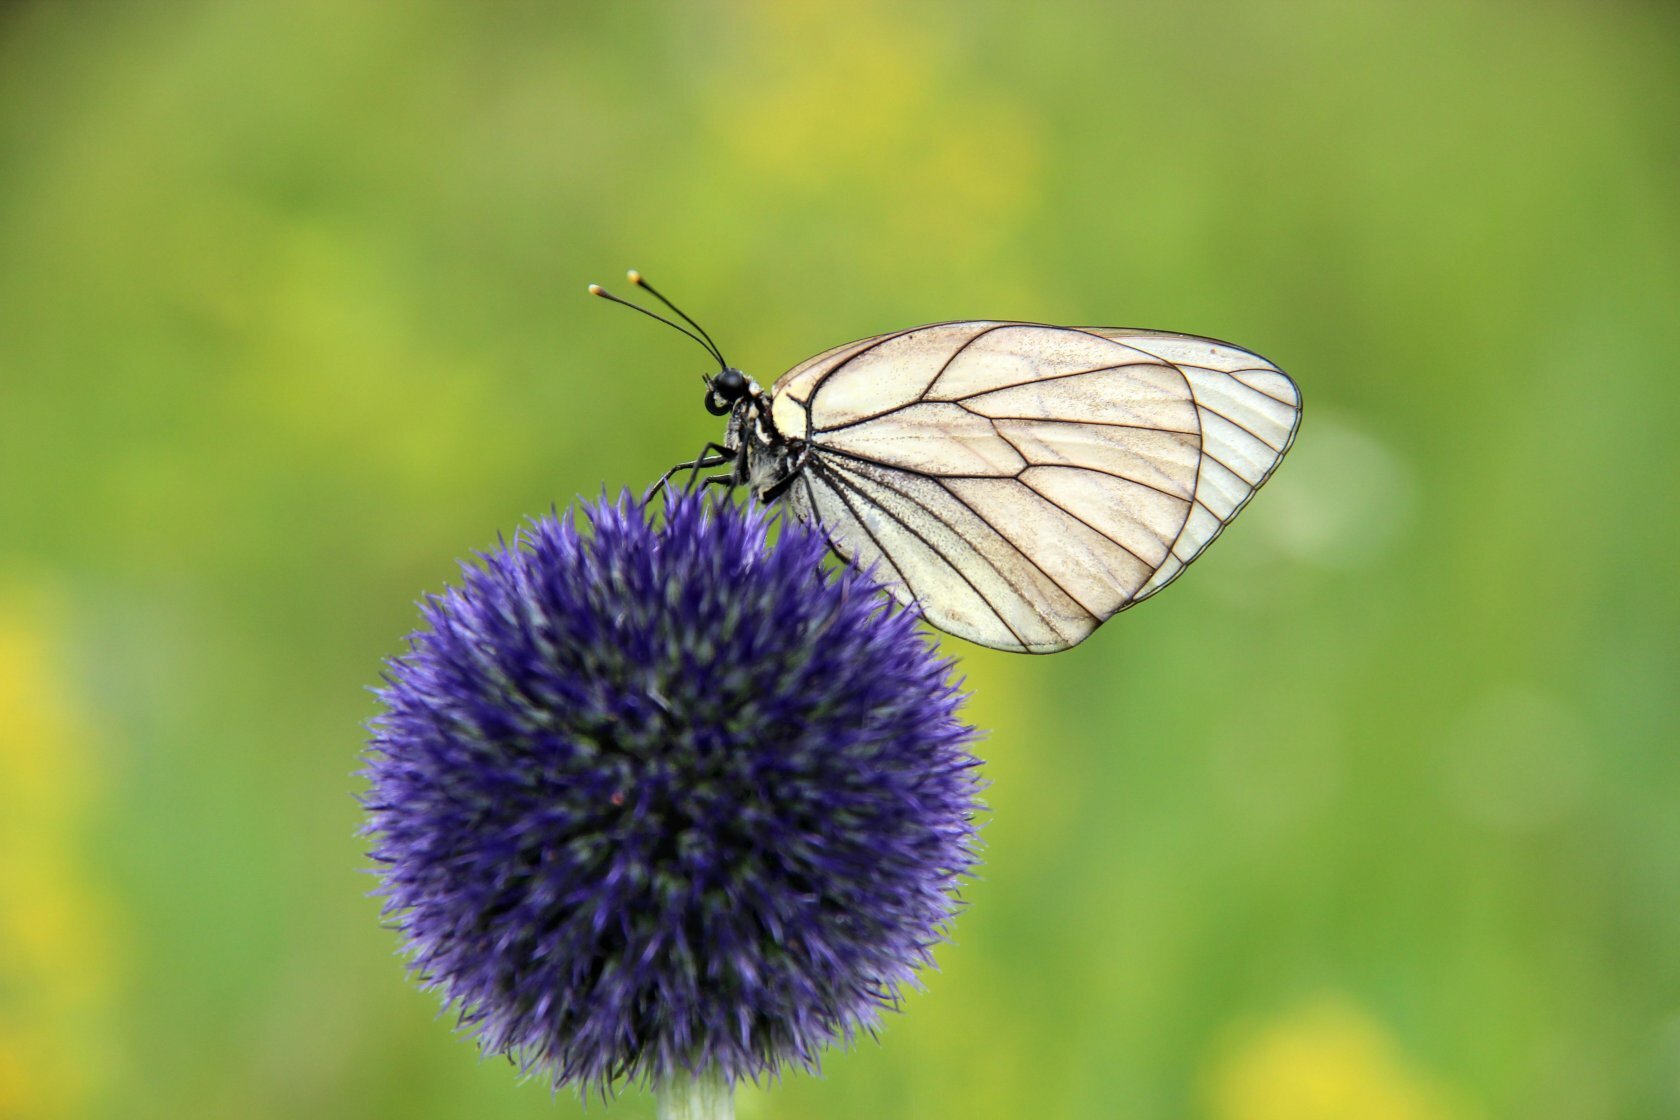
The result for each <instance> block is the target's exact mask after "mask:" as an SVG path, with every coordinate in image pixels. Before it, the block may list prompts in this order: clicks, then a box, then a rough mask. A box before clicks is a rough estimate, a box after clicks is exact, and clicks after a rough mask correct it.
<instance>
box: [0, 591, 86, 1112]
mask: <svg viewBox="0 0 1680 1120" xmlns="http://www.w3.org/2000/svg"><path fill="white" fill-rule="evenodd" d="M54 613H55V612H53V611H52V610H51V609H50V604H47V603H43V601H42V598H41V596H40V595H39V594H38V593H35V592H30V591H27V590H25V591H23V592H22V593H20V592H19V589H17V588H16V587H12V586H6V585H0V993H3V994H4V995H5V997H6V998H5V999H4V1000H0V1116H3V1117H7V1118H11V1117H30V1118H39V1120H45V1118H49V1117H57V1116H69V1115H74V1114H77V1113H79V1112H80V1111H81V1110H82V1109H83V1107H84V1106H85V1105H86V1104H87V1103H88V1102H89V1101H90V1100H91V1099H92V1098H93V1096H94V1095H95V1093H96V1090H97V1088H98V1086H99V1084H100V1082H101V1081H102V1079H103V1076H104V1075H103V1070H104V1069H105V1068H106V1065H107V1062H108V1058H109V1050H108V1047H107V1046H106V1045H105V1037H104V1029H105V1027H106V1026H107V1021H106V1008H107V1007H108V1004H109V997H110V993H111V990H112V987H113V978H112V972H111V955H112V954H111V951H110V945H109V943H108V940H107V934H106V932H105V931H107V930H108V929H110V928H111V924H112V923H111V920H110V915H109V912H108V906H107V905H106V904H105V902H104V900H103V899H102V898H101V897H100V895H99V892H98V891H97V890H96V888H94V886H93V885H92V884H91V883H90V882H89V878H88V875H87V867H86V859H85V852H84V850H83V848H82V829H83V827H84V825H85V823H86V820H87V816H88V813H89V811H90V807H91V806H92V804H93V803H94V801H95V800H96V797H97V793H98V785H97V781H96V775H97V773H98V770H97V768H96V767H94V766H93V765H92V760H91V759H90V758H89V757H88V754H87V742H88V734H87V731H86V728H85V721H84V720H83V719H82V718H81V717H80V715H79V713H78V711H77V709H76V705H75V703H74V701H73V698H72V695H71V691H70V690H69V689H68V688H67V687H66V686H65V683H64V680H63V677H62V673H61V666H62V658H61V657H60V656H59V652H60V651H59V649H58V643H57V641H56V640H55V638H56V632H55V628H54V627H53V626H52V625H51V624H50V622H49V619H50V618H51V617H52V616H53V614H54Z"/></svg>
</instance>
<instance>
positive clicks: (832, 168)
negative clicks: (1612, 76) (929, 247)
mask: <svg viewBox="0 0 1680 1120" xmlns="http://www.w3.org/2000/svg"><path fill="white" fill-rule="evenodd" d="M913 13H914V9H905V8H902V7H899V8H888V7H887V6H884V5H882V4H881V3H879V2H878V0H867V2H862V3H855V4H847V5H842V6H836V5H832V4H822V3H803V2H799V3H784V4H765V5H747V6H744V7H743V8H742V9H741V16H742V26H741V28H740V30H741V32H742V34H743V35H745V36H746V37H747V39H748V40H749V43H748V45H747V49H744V50H742V51H741V52H740V55H739V57H740V58H741V59H742V60H743V61H745V62H747V68H745V69H743V70H741V71H740V72H738V73H735V74H733V75H731V78H732V80H726V81H724V82H723V83H722V84H721V85H720V86H719V87H718V88H717V89H716V90H715V91H714V94H715V101H714V104H713V105H712V106H711V112H710V114H709V116H710V124H711V129H712V131H713V132H714V133H715V134H717V135H718V136H719V138H720V141H721V142H722V144H723V145H724V146H725V147H726V148H727V149H728V151H729V154H730V158H731V159H733V160H735V161H736V162H737V163H739V164H740V165H741V166H743V167H745V168H746V169H747V170H749V171H750V172H751V173H752V176H753V178H754V179H755V180H756V181H758V182H760V183H761V184H763V186H764V187H765V188H766V189H769V190H773V191H774V192H775V193H776V194H777V195H778V197H780V198H781V199H782V200H783V202H784V204H785V203H786V202H787V201H788V200H789V199H790V198H797V196H799V195H801V194H806V195H811V196H820V197H822V198H825V199H834V198H836V197H845V196H850V195H855V194H856V193H857V192H859V191H862V192H865V193H866V194H867V195H868V196H873V197H876V198H879V199H881V200H882V205H881V210H882V212H883V213H884V214H885V215H886V217H887V221H888V222H889V223H890V224H891V225H893V226H897V227H899V232H902V233H904V234H906V235H911V234H913V235H915V236H916V237H918V238H922V239H925V240H927V241H929V242H931V243H936V244H940V245H941V246H942V259H945V260H949V259H950V256H951V254H953V253H955V254H958V255H960V253H961V251H962V250H963V249H965V248H970V247H973V246H975V245H977V244H989V243H990V242H991V241H993V240H994V239H995V238H996V237H997V236H998V235H999V233H1000V232H1001V229H1002V228H1007V226H1008V224H1009V223H1010V222H1011V220H1013V219H1015V218H1017V217H1018V216H1019V215H1020V214H1021V212H1022V211H1023V209H1024V208H1025V207H1026V206H1027V205H1028V203H1029V201H1030V200H1031V199H1032V198H1033V197H1035V194H1036V191H1037V188H1038V186H1039V181H1038V180H1039V174H1038V173H1039V167H1040V165H1041V162H1042V161H1041V159H1040V145H1039V143H1038V141H1037V133H1036V130H1035V129H1034V128H1033V127H1032V121H1031V119H1030V117H1029V116H1028V114H1027V112H1026V111H1025V108H1024V106H1023V105H1022V104H1021V103H1019V102H1017V101H1015V100H1012V99H1010V98H1007V97H1005V96H1003V95H1001V94H1000V93H998V92H997V90H996V89H993V88H980V87H975V86H973V85H970V86H968V87H966V88H964V87H962V86H960V85H958V84H956V83H954V81H953V79H952V75H953V73H956V72H960V69H961V67H960V65H959V61H958V55H957V53H956V46H955V44H953V43H952V42H950V41H948V36H946V35H944V34H941V33H938V32H937V31H936V30H935V29H933V28H932V27H931V26H929V25H926V24H923V23H919V22H917V20H916V18H915V17H914V14H913ZM887 232H892V231H890V230H889V231H887Z"/></svg>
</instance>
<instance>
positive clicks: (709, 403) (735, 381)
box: [706, 366, 752, 416]
mask: <svg viewBox="0 0 1680 1120" xmlns="http://www.w3.org/2000/svg"><path fill="white" fill-rule="evenodd" d="M751 389H752V382H751V381H749V380H748V379H747V375H746V374H744V373H742V372H741V371H740V370H738V369H736V368H735V367H734V366H725V367H724V368H723V369H722V370H720V371H718V373H717V374H716V375H715V376H713V377H708V378H706V411H707V412H709V413H711V414H712V415H713V416H728V415H729V414H730V413H731V412H732V411H734V409H735V406H736V405H737V404H738V403H740V400H741V398H742V397H745V396H746V395H747V393H748V392H749V391H751Z"/></svg>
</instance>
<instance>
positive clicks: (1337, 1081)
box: [1206, 998, 1476, 1120]
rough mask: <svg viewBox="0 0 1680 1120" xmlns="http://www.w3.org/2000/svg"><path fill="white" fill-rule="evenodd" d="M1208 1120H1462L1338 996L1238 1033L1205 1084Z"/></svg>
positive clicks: (1382, 1034)
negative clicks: (1211, 1119)
mask: <svg viewBox="0 0 1680 1120" xmlns="http://www.w3.org/2000/svg"><path fill="white" fill-rule="evenodd" d="M1206 1089H1207V1098H1208V1102H1209V1108H1208V1112H1209V1115H1210V1116H1212V1117H1213V1118H1214V1120H1469V1118H1470V1117H1473V1116H1474V1115H1476V1114H1475V1113H1474V1112H1473V1111H1471V1110H1470V1109H1468V1108H1467V1106H1466V1105H1465V1103H1464V1102H1463V1101H1462V1100H1461V1099H1460V1098H1459V1097H1458V1096H1457V1094H1455V1093H1453V1092H1451V1091H1450V1090H1449V1089H1448V1088H1447V1087H1446V1086H1444V1085H1443V1084H1441V1083H1440V1082H1439V1081H1437V1080H1436V1079H1434V1078H1433V1077H1431V1076H1429V1075H1428V1074H1427V1073H1425V1072H1424V1071H1421V1070H1419V1069H1417V1068H1416V1067H1415V1066H1413V1065H1412V1064H1411V1063H1410V1062H1409V1061H1408V1060H1407V1059H1406V1057H1405V1055H1403V1054H1402V1053H1401V1052H1400V1050H1399V1047H1398V1046H1397V1045H1396V1044H1395V1041H1394V1039H1393V1038H1392V1037H1391V1036H1390V1035H1389V1033H1388V1032H1387V1031H1386V1030H1384V1029H1383V1027H1382V1025H1381V1024H1380V1023H1378V1022H1377V1021H1375V1020H1374V1019H1372V1018H1371V1017H1370V1016H1369V1015H1366V1014H1365V1013H1364V1012H1362V1011H1361V1010H1359V1009H1358V1008H1357V1007H1354V1006H1353V1005H1352V1004H1350V1003H1348V1002H1346V1001H1345V1000H1342V999H1339V998H1325V999H1321V1000H1318V1001H1315V1002H1313V1003H1310V1004H1307V1005H1306V1006H1304V1007H1301V1008H1299V1009H1297V1010H1296V1011H1293V1012H1291V1013H1290V1014H1288V1015H1285V1016H1283V1017H1282V1018H1279V1019H1276V1020H1273V1021H1271V1022H1266V1023H1258V1024H1252V1025H1249V1026H1246V1027H1244V1028H1241V1029H1240V1030H1239V1031H1238V1032H1237V1033H1236V1034H1235V1035H1234V1036H1233V1038H1232V1041H1231V1043H1230V1045H1229V1047H1228V1048H1227V1049H1226V1051H1225V1052H1224V1054H1223V1055H1222V1056H1221V1057H1220V1058H1219V1059H1218V1060H1217V1061H1216V1062H1215V1063H1214V1065H1213V1067H1212V1068H1211V1070H1210V1071H1209V1074H1208V1078H1207V1085H1206Z"/></svg>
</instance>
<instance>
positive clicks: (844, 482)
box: [812, 459, 1055, 649]
mask: <svg viewBox="0 0 1680 1120" xmlns="http://www.w3.org/2000/svg"><path fill="white" fill-rule="evenodd" d="M812 462H813V464H814V465H816V466H817V468H818V469H819V470H820V471H821V472H822V476H823V481H824V482H828V483H830V484H831V485H834V492H835V493H836V494H838V495H839V496H840V500H841V501H843V502H845V503H846V509H847V510H848V511H849V512H850V513H851V515H852V519H853V520H854V521H856V522H857V523H858V528H860V529H862V530H863V531H864V533H865V535H867V536H868V537H869V539H870V540H871V541H872V542H874V545H875V547H876V548H877V549H878V550H880V552H881V555H883V556H889V557H890V556H891V555H892V553H890V552H888V551H887V547H886V546H885V545H884V544H882V543H881V539H880V538H879V537H877V536H876V535H875V534H874V533H873V532H871V531H870V528H869V526H868V525H867V524H866V523H865V522H864V520H863V518H862V517H860V516H859V515H858V511H857V509H856V507H854V506H853V505H852V503H851V500H850V499H848V498H847V497H846V495H845V494H844V493H843V492H842V491H841V487H845V488H846V489H848V490H850V491H851V492H852V493H853V494H855V495H856V496H857V497H858V499H859V500H861V501H865V502H869V504H870V505H871V506H873V507H874V508H875V509H878V510H880V511H881V513H882V514H883V515H884V516H887V517H890V518H892V519H893V520H894V521H896V522H898V524H899V525H901V526H903V527H904V530H905V532H907V533H909V534H910V535H911V536H913V537H915V538H916V539H917V540H919V541H921V542H922V544H923V546H925V547H926V548H927V550H928V551H929V552H931V553H932V554H933V555H935V556H937V557H938V558H939V559H940V561H941V562H942V563H943V564H944V565H945V566H946V567H947V568H950V569H951V570H952V571H953V572H955V573H957V576H958V578H960V579H961V580H962V581H963V582H964V583H966V584H968V586H969V589H970V590H971V591H973V592H974V595H975V597H976V598H978V599H979V600H980V601H981V602H982V603H984V604H985V605H986V609H987V610H989V611H991V612H992V617H993V618H995V619H997V620H998V622H999V623H1000V624H1001V625H1002V626H1003V628H1004V629H1005V630H1007V631H1009V633H1010V636H1011V637H1013V638H1014V639H1015V641H1016V643H1017V644H1018V645H1020V646H1021V648H1023V649H1026V648H1028V646H1029V644H1030V643H1028V642H1027V640H1026V639H1025V638H1023V637H1022V636H1021V634H1020V632H1019V631H1017V630H1016V629H1015V627H1013V626H1011V625H1010V624H1009V620H1008V619H1006V618H1004V617H1003V615H1002V613H1000V612H999V611H998V609H997V607H995V606H993V605H992V601H991V600H990V599H988V598H987V597H986V593H985V592H984V591H981V590H980V589H979V588H978V587H976V586H975V585H974V581H973V580H971V579H969V578H968V573H966V572H964V571H963V570H962V569H961V568H960V567H958V566H957V565H956V564H953V563H952V562H951V559H950V557H948V556H946V555H945V553H944V552H943V551H942V550H941V549H939V548H938V547H936V546H935V545H934V543H933V542H932V541H930V540H928V539H927V538H926V537H924V536H923V535H922V534H921V533H920V532H918V531H917V530H916V528H915V527H914V526H913V525H911V524H910V523H909V522H907V521H905V520H904V519H903V518H902V517H899V516H898V515H897V514H895V513H894V512H893V511H892V510H890V509H888V508H886V507H885V506H883V505H881V504H879V503H877V502H872V501H870V499H869V495H867V494H865V493H864V492H863V491H862V490H861V489H859V488H858V486H857V484H856V483H854V482H852V481H851V480H850V479H849V478H846V477H845V476H844V475H842V474H841V473H840V472H839V471H837V470H835V469H834V468H832V467H829V466H828V465H827V464H825V463H822V462H821V460H818V459H813V460H812ZM888 489H891V487H888ZM903 496H904V495H902V494H900V497H903ZM994 570H995V569H994ZM999 574H1000V575H1001V574H1002V573H999ZM905 586H906V587H910V582H909V581H908V580H906V581H905ZM910 589H911V591H912V592H914V591H915V588H914V587H910ZM1040 617H1042V616H1040ZM1046 622H1047V623H1048V620H1046ZM1051 632H1052V633H1054V632H1055V629H1054V627H1052V628H1051Z"/></svg>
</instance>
